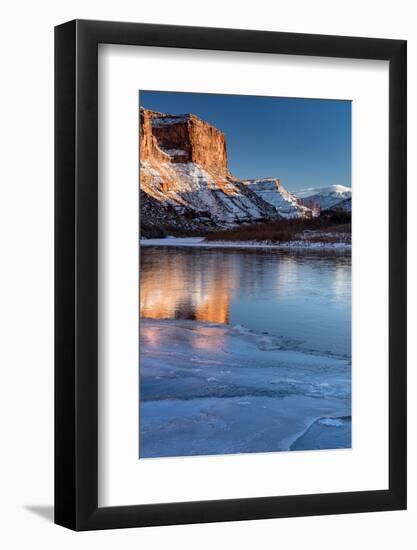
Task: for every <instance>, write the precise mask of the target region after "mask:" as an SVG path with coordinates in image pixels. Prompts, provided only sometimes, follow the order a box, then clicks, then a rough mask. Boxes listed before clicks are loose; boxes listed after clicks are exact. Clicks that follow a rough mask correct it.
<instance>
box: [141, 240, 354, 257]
mask: <svg viewBox="0 0 417 550" xmlns="http://www.w3.org/2000/svg"><path fill="white" fill-rule="evenodd" d="M140 245H141V246H186V247H205V248H266V249H268V248H273V249H277V250H317V251H335V252H344V253H350V252H351V249H352V246H351V244H350V243H345V242H320V241H314V242H312V241H309V240H307V239H303V240H301V239H300V240H296V241H286V242H282V243H271V242H268V241H264V242H258V241H207V240H205V238H204V237H165V238H160V239H141V240H140Z"/></svg>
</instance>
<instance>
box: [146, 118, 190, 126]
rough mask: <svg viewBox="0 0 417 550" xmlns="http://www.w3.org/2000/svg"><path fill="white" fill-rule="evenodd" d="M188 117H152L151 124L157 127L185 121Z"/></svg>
mask: <svg viewBox="0 0 417 550" xmlns="http://www.w3.org/2000/svg"><path fill="white" fill-rule="evenodd" d="M188 119H189V116H187V115H179V116H163V117H154V118H153V119H152V126H153V127H155V128H158V127H160V126H167V125H169V124H180V123H185V122H187V120H188Z"/></svg>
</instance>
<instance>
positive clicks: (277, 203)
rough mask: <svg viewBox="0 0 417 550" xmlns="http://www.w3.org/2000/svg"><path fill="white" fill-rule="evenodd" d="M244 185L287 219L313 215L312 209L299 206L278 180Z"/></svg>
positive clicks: (262, 180)
mask: <svg viewBox="0 0 417 550" xmlns="http://www.w3.org/2000/svg"><path fill="white" fill-rule="evenodd" d="M243 183H244V184H245V185H247V186H248V187H249V189H251V190H252V191H254V192H255V193H256V194H257V195H259V197H261V198H262V199H263V200H264V201H265V202H267V203H268V204H271V205H272V206H274V207H275V208H276V209H277V211H278V212H279V214H281V216H282V217H284V218H286V219H292V218H300V217H306V216H309V215H312V211H311V209H310V208H307V207H306V206H302V205H301V204H299V202H298V199H297V197H296V196H295V195H293V194H291V193H290V192H289V191H287V190H286V189H285V188H284V187H283V186H282V185H281V182H280V181H279V180H278V179H276V178H260V179H250V180H244V181H243Z"/></svg>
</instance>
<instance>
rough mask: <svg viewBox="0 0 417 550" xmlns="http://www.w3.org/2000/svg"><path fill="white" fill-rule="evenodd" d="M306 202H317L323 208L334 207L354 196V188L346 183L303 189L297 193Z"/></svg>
mask: <svg viewBox="0 0 417 550" xmlns="http://www.w3.org/2000/svg"><path fill="white" fill-rule="evenodd" d="M295 194H296V195H297V197H298V198H300V199H303V201H305V202H311V203H316V204H318V205H319V206H320V208H321V209H322V210H326V209H328V208H333V207H334V206H336V205H337V204H339V203H342V202H343V201H345V200H346V199H350V198H351V197H352V188H351V187H346V186H344V185H330V186H329V187H316V188H310V189H302V190H301V191H297V192H296V193H295Z"/></svg>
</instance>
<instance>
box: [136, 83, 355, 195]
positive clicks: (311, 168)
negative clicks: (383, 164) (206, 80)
mask: <svg viewBox="0 0 417 550" xmlns="http://www.w3.org/2000/svg"><path fill="white" fill-rule="evenodd" d="M139 99H140V104H141V106H142V107H145V108H147V109H153V110H155V111H161V112H164V113H169V114H175V115H178V114H184V113H194V114H195V115H197V116H199V117H200V118H202V119H204V120H206V121H207V122H209V123H210V124H213V125H214V126H216V127H217V128H219V129H220V130H221V131H222V132H224V133H225V135H226V142H227V153H228V159H229V168H230V170H231V172H232V173H233V174H234V175H235V176H237V177H239V178H242V179H245V178H262V177H271V176H275V177H277V178H280V179H281V182H282V184H283V185H284V187H286V188H287V189H288V190H290V191H296V190H298V189H304V188H308V187H325V186H328V185H333V184H341V185H347V186H349V187H350V185H351V102H350V101H338V100H331V99H330V100H329V99H295V98H294V99H291V98H279V97H258V96H257V97H254V96H236V95H220V94H219V95H217V94H193V93H183V92H154V91H140V94H139Z"/></svg>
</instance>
